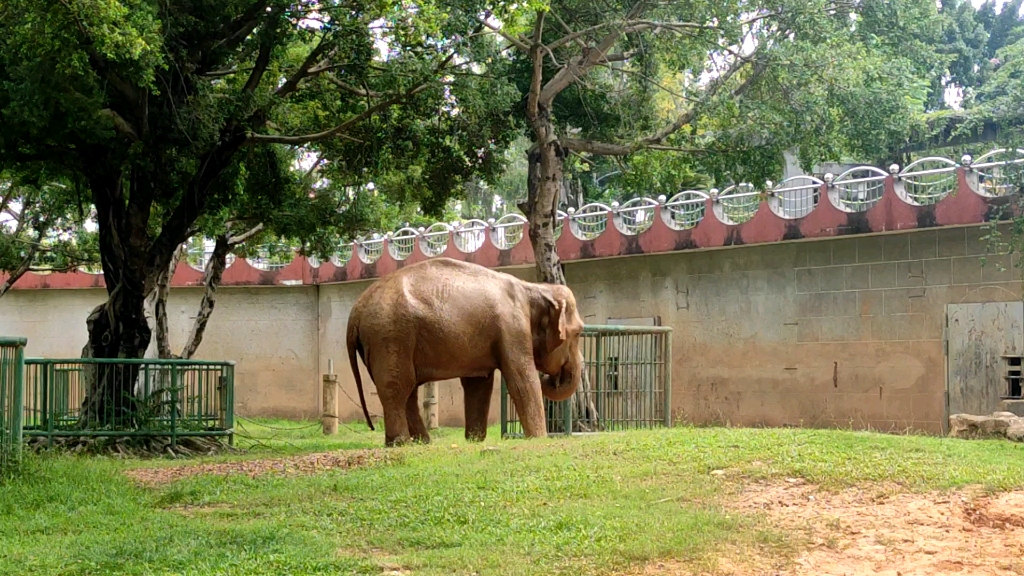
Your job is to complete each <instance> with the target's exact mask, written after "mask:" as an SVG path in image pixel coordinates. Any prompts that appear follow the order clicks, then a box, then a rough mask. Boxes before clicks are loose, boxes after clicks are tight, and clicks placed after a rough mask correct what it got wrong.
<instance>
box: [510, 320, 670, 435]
mask: <svg viewBox="0 0 1024 576" xmlns="http://www.w3.org/2000/svg"><path fill="white" fill-rule="evenodd" d="M580 347H581V349H582V351H583V358H584V370H583V382H582V384H581V385H580V388H579V389H578V390H577V391H576V393H575V394H573V396H572V397H570V398H569V399H567V400H563V401H561V402H552V401H550V400H547V399H545V400H544V411H545V414H546V417H547V431H548V434H566V433H580V432H603V431H611V430H629V429H636V428H655V427H661V426H665V427H670V426H672V328H671V327H668V326H604V325H588V326H585V327H584V328H583V334H582V335H581V336H580ZM501 435H502V437H503V438H513V437H521V436H522V435H523V427H522V423H521V422H520V421H519V418H518V416H517V414H516V410H515V406H514V405H513V402H512V398H511V397H510V396H509V394H508V389H507V387H506V386H505V379H504V377H502V379H501Z"/></svg>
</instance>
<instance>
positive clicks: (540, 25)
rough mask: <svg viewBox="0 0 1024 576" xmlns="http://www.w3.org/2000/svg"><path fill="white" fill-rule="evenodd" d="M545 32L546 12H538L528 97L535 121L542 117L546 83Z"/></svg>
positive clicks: (527, 105) (528, 105) (531, 52)
mask: <svg viewBox="0 0 1024 576" xmlns="http://www.w3.org/2000/svg"><path fill="white" fill-rule="evenodd" d="M543 33H544V12H537V21H536V22H535V23H534V28H533V44H532V45H531V46H530V48H529V50H528V52H529V53H530V62H532V63H533V73H532V75H531V77H530V93H529V95H528V96H527V97H526V113H527V117H528V118H530V120H531V121H535V120H537V119H538V118H539V117H540V94H541V90H542V89H543V88H542V86H543V84H544V56H543V54H541V49H542V48H543V44H541V36H542V34H543ZM540 144H541V145H545V144H547V143H546V142H541V143H540Z"/></svg>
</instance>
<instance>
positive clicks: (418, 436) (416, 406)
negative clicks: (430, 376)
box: [405, 386, 430, 444]
mask: <svg viewBox="0 0 1024 576" xmlns="http://www.w3.org/2000/svg"><path fill="white" fill-rule="evenodd" d="M419 399H420V395H419V387H418V386H417V387H416V388H413V389H412V394H409V399H408V400H406V402H405V419H406V420H407V421H408V422H409V434H410V435H411V436H412V439H413V440H415V441H418V442H422V443H424V444H430V432H429V431H427V425H426V424H424V423H423V415H422V414H420V403H419Z"/></svg>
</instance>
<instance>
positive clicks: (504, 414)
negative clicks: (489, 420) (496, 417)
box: [501, 374, 508, 438]
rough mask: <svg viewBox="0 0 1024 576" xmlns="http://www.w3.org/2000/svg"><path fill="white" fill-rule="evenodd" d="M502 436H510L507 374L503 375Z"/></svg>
mask: <svg viewBox="0 0 1024 576" xmlns="http://www.w3.org/2000/svg"><path fill="white" fill-rule="evenodd" d="M501 437H502V438H507V437H508V390H507V389H506V388H505V375H504V374H502V376H501Z"/></svg>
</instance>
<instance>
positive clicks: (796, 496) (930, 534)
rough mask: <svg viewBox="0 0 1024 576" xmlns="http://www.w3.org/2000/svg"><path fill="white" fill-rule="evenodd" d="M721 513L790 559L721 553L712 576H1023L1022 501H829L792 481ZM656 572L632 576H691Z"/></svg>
mask: <svg viewBox="0 0 1024 576" xmlns="http://www.w3.org/2000/svg"><path fill="white" fill-rule="evenodd" d="M727 507H728V508H729V509H731V510H735V511H738V512H744V513H747V514H762V515H764V516H765V517H766V523H767V526H769V527H771V528H774V529H775V530H781V531H783V532H786V533H788V534H789V536H790V540H791V541H794V542H795V545H796V551H795V557H793V556H792V555H791V556H790V557H788V558H780V556H779V555H778V554H773V553H772V552H771V551H770V550H767V551H766V549H765V547H764V546H761V547H757V548H754V547H751V548H753V549H744V550H729V551H722V554H721V557H720V558H719V561H718V565H717V567H716V568H715V569H714V570H708V571H704V572H698V573H700V574H704V575H714V576H727V575H729V576H755V575H757V576H760V575H772V576H774V575H787V576H790V575H792V576H811V575H814V576H861V575H867V574H872V575H882V576H925V575H927V576H946V575H954V574H955V575H966V574H972V575H982V576H996V575H998V576H1003V575H1006V576H1009V575H1024V492H1008V493H1001V494H993V495H989V494H985V493H983V492H982V491H980V490H976V489H967V490H958V491H951V492H941V493H938V492H932V493H926V494H913V493H908V492H904V491H901V489H899V488H898V487H895V486H878V485H876V486H871V487H867V488H863V487H862V488H856V489H847V490H842V491H839V492H827V491H823V490H819V489H817V487H815V486H813V485H809V484H806V483H804V482H803V481H802V480H800V479H788V480H787V481H782V482H778V481H776V482H764V483H754V484H748V485H746V486H743V487H742V489H740V490H738V491H737V493H736V495H735V497H734V498H732V499H731V501H730V502H729V504H728V505H727ZM693 573H694V572H693V568H692V566H687V565H685V564H684V563H677V562H671V561H664V562H655V563H651V564H649V565H648V566H646V567H645V568H644V569H642V570H640V571H639V572H636V573H635V574H643V575H645V576H675V575H682V574H693Z"/></svg>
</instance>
